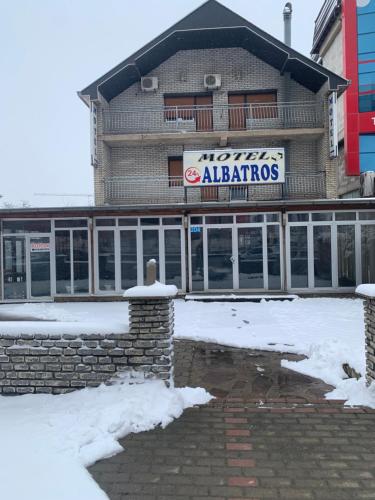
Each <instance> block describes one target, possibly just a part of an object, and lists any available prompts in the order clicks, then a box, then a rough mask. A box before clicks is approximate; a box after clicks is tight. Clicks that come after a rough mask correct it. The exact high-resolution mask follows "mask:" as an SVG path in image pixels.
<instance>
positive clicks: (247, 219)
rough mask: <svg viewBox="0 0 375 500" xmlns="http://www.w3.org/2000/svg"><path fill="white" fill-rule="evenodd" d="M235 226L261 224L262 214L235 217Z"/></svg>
mask: <svg viewBox="0 0 375 500" xmlns="http://www.w3.org/2000/svg"><path fill="white" fill-rule="evenodd" d="M236 221H237V224H257V223H260V222H263V214H262V215H259V214H255V215H237V217H236Z"/></svg>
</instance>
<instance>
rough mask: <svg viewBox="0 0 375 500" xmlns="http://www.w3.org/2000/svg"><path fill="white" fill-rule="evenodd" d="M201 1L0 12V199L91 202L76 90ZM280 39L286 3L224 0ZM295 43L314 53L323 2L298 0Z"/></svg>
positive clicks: (43, 4)
mask: <svg viewBox="0 0 375 500" xmlns="http://www.w3.org/2000/svg"><path fill="white" fill-rule="evenodd" d="M201 3H203V2H202V1H201V0H143V1H142V0H141V1H134V0H12V1H4V0H3V1H2V2H0V6H1V15H0V67H1V69H0V72H1V78H0V92H1V97H2V111H1V115H0V116H1V118H0V146H1V156H0V158H1V160H0V172H1V177H0V195H2V196H3V198H2V199H0V205H1V204H2V203H4V202H14V203H19V202H20V201H21V200H26V201H28V202H29V203H30V204H31V205H32V206H47V205H49V206H58V205H67V204H70V205H86V204H87V201H88V198H87V196H86V197H77V198H74V197H65V198H63V197H55V196H43V197H41V196H35V193H56V194H92V193H93V176H92V167H91V166H90V161H89V156H90V151H89V149H90V147H89V112H88V108H86V106H85V105H84V104H83V103H82V102H81V101H80V100H79V98H78V97H77V94H76V91H77V90H81V89H82V88H84V87H85V86H86V85H87V84H89V83H91V82H92V81H94V80H95V79H96V78H98V77H99V76H101V75H102V74H103V73H105V72H106V71H108V70H109V69H111V68H112V67H113V66H115V65H116V64H117V63H119V62H120V61H122V60H123V59H125V58H126V57H127V56H129V55H130V54H132V53H133V52H135V51H136V50H137V49H139V48H140V47H142V46H143V45H144V44H146V43H147V42H148V41H150V40H151V39H152V38H154V37H155V36H157V35H158V34H159V33H161V32H162V31H164V30H165V29H167V28H168V27H169V26H170V25H172V24H174V23H175V22H177V21H178V20H179V19H181V18H182V17H183V16H185V15H186V14H188V13H189V12H191V11H192V10H193V9H195V8H196V7H198V6H199V5H200V4H201ZM222 3H223V4H224V5H226V6H227V7H229V8H231V9H232V10H234V11H235V12H237V13H238V14H240V15H242V16H243V17H245V18H247V19H249V21H251V22H253V23H254V24H256V25H257V26H259V27H260V28H262V29H264V30H265V31H267V32H269V33H270V34H272V35H273V36H275V37H276V38H279V39H282V37H283V20H282V10H283V6H284V4H285V0H258V1H255V0H222ZM292 3H293V24H292V45H293V47H294V48H295V49H296V50H299V51H300V52H302V53H303V54H305V55H309V52H310V48H311V42H312V33H313V26H314V20H315V18H316V15H317V13H318V12H319V9H320V6H321V4H322V3H323V0H308V1H307V0H294V1H293V2H292Z"/></svg>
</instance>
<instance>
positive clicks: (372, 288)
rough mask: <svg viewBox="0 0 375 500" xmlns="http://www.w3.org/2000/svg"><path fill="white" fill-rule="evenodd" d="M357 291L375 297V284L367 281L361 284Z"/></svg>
mask: <svg viewBox="0 0 375 500" xmlns="http://www.w3.org/2000/svg"><path fill="white" fill-rule="evenodd" d="M355 291H356V293H359V294H360V295H367V297H371V298H375V285H373V284H370V283H366V284H364V285H359V286H357V288H356V290H355Z"/></svg>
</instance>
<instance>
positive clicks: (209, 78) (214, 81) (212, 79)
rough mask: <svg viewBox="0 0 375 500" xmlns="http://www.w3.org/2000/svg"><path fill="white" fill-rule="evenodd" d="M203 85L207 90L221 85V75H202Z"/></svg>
mask: <svg viewBox="0 0 375 500" xmlns="http://www.w3.org/2000/svg"><path fill="white" fill-rule="evenodd" d="M204 86H205V88H206V89H207V90H215V89H219V88H220V87H221V75H218V74H210V75H204Z"/></svg>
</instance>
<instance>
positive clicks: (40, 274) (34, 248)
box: [28, 236, 51, 298]
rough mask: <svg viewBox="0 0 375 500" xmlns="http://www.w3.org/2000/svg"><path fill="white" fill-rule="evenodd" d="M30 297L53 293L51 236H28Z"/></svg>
mask: <svg viewBox="0 0 375 500" xmlns="http://www.w3.org/2000/svg"><path fill="white" fill-rule="evenodd" d="M28 239H29V245H28V247H29V252H28V253H29V259H30V264H29V265H30V297H35V298H36V297H49V296H50V295H51V249H50V237H49V236H40V237H39V236H36V237H34V236H33V237H28Z"/></svg>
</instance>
